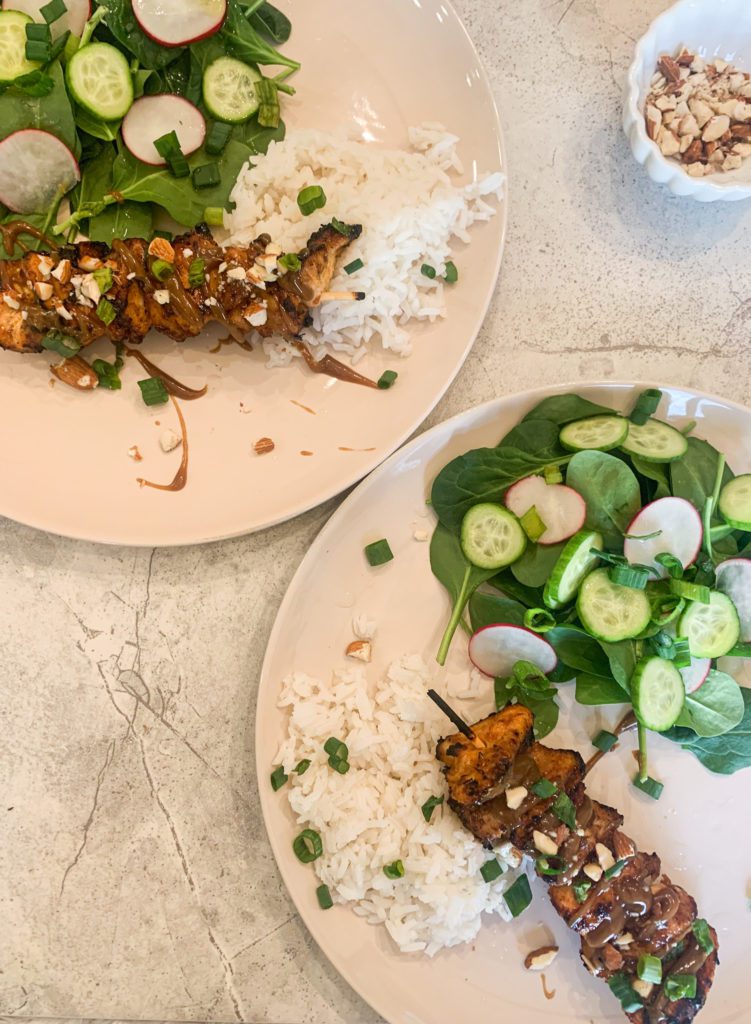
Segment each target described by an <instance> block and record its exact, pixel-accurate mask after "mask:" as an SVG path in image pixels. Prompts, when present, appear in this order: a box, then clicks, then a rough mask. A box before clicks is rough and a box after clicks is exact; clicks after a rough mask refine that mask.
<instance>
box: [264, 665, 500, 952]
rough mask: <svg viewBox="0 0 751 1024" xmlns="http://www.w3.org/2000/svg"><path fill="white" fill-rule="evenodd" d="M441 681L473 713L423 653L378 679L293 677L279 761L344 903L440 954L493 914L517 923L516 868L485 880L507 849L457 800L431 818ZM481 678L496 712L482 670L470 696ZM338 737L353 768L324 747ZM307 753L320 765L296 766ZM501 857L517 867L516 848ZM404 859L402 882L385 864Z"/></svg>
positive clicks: (409, 942)
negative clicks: (339, 763)
mask: <svg viewBox="0 0 751 1024" xmlns="http://www.w3.org/2000/svg"><path fill="white" fill-rule="evenodd" d="M430 686H433V687H434V688H437V689H438V690H439V692H443V694H444V696H447V697H450V698H451V700H452V704H453V705H454V706H456V707H457V709H458V710H459V711H460V713H461V712H462V710H465V707H464V706H463V705H462V704H461V702H458V701H457V694H456V693H455V692H454V693H447V692H446V690H445V689H443V688H441V687H440V684H438V683H437V682H436V680H434V679H432V678H431V676H430V674H429V672H428V670H427V669H426V667H425V665H424V663H423V661H422V659H421V658H420V657H419V656H417V655H410V656H405V657H403V658H401V659H400V660H399V661H398V662H395V663H394V664H392V665H391V667H390V668H389V670H388V672H387V673H386V675H385V677H383V678H380V679H375V680H372V681H369V680H368V678H367V672H366V669H365V668H364V667H361V666H354V667H351V668H350V667H347V668H344V669H341V670H339V671H338V672H336V673H335V675H334V678H333V680H332V681H331V682H330V683H328V684H325V683H322V682H320V681H319V680H317V679H312V678H310V677H309V676H306V675H304V674H302V673H299V672H298V673H295V674H293V675H292V676H290V677H288V678H287V679H286V680H285V681H284V686H283V690H282V695H281V698H280V701H279V704H280V706H281V707H283V708H288V709H289V715H290V718H289V738H288V739H287V740H286V741H285V742H284V743H283V745H282V747H281V749H280V751H279V754H278V758H277V763H279V764H283V765H284V768H285V771H286V772H287V773H288V775H289V777H290V780H289V783H288V784H287V785H286V786H285V788H284V792H285V793H286V794H287V796H288V798H289V802H290V805H291V807H292V810H293V811H294V813H295V815H296V817H297V820H298V822H299V824H300V826H301V827H310V828H313V829H315V831H317V832H319V833H320V835H321V837H322V840H323V851H324V852H323V856H322V857H320V858H319V859H318V860H317V861H315V862H314V865H313V866H314V868H315V870H316V872H317V874H318V876H319V878H320V880H321V881H322V882H325V883H326V885H328V886H329V889H330V891H331V894H332V897H333V898H334V901H335V902H337V903H349V904H351V906H352V909H353V910H354V911H355V913H356V914H359V915H361V916H363V917H366V918H367V919H368V921H370V922H371V923H373V924H377V923H383V924H385V926H386V928H387V929H388V932H389V934H390V935H391V937H392V939H393V940H394V942H395V943H396V944H397V946H398V947H399V948H400V949H401V950H402V952H405V953H417V952H424V953H427V954H428V955H429V956H432V955H433V954H434V953H436V952H437V951H438V950H439V949H441V948H443V947H446V946H454V945H456V944H458V943H461V942H469V941H471V940H472V939H473V938H474V937H475V936H476V935H477V932H478V931H479V929H480V924H481V916H482V914H483V913H490V914H499V915H500V916H501V917H502V918H504V920H509V919H510V914H509V912H508V908H507V907H506V904H505V902H504V900H503V893H504V892H505V890H506V889H507V888H508V886H509V884H510V883H511V881H513V878H514V875H513V873H512V872H511V871H507V872H506V873H505V874H503V875H502V876H501V877H500V878H498V879H497V880H496V881H494V882H491V883H487V882H485V881H484V880H483V878H482V876H481V874H480V869H481V867H482V865H483V864H484V863H485V861H486V860H490V859H492V858H493V857H494V856H496V854H490V853H488V852H487V851H485V850H483V848H482V847H481V846H480V844H479V843H478V842H477V840H476V839H474V837H473V836H472V835H470V833H469V832H467V831H466V830H465V829H464V828H463V826H462V825H461V824H460V823H459V820H458V818H457V817H456V816H455V815H454V813H453V812H452V811H451V810H450V809H449V808H448V807H447V806H445V805H444V806H439V807H437V808H436V809H435V811H434V812H433V815H432V818H431V820H430V823H427V822H426V821H425V818H424V816H423V814H422V810H421V808H422V805H423V804H424V803H425V801H426V800H428V798H429V797H431V796H441V795H443V794H444V793H445V788H446V787H445V780H444V778H443V775H442V773H441V771H440V766H439V763H438V761H437V760H436V757H435V745H436V741H437V740H438V739H439V738H440V737H441V736H443V735H445V734H446V732H447V723H446V719H445V718H444V716H443V715H442V714H441V712H440V711H439V710H438V709H437V708H436V707H435V705H434V704H433V703H432V701H430V700H429V699H428V697H427V696H426V690H427V689H428V688H429V687H430ZM480 686H483V690H484V693H483V701H484V704H485V706H484V709H483V713H486V714H487V713H488V712H489V711H490V710H491V709H490V707H489V704H490V701H489V699H488V696H487V680H484V684H482V683H480V682H479V677H478V679H477V683H476V686H475V688H474V689H473V688H472V687H470V689H469V690H468V691H467V692H466V693H465V696H466V697H475V698H476V697H477V695H478V693H479V687H480ZM473 704H474V707H473V708H472V712H473V713H474V712H475V709H476V705H477V701H476V700H475V701H474V702H473ZM332 736H333V737H336V738H337V739H340V740H343V741H344V742H345V743H346V744H347V746H348V748H349V763H350V766H351V767H350V770H349V772H348V773H347V774H346V775H340V774H339V773H338V772H336V771H334V770H333V769H332V768H331V767H330V766H329V764H328V757H327V754H326V753H325V752H324V750H323V745H324V743H325V742H326V740H327V739H329V737H332ZM305 758H307V759H310V761H311V765H310V768H308V770H307V771H306V772H305V773H304V774H303V775H296V774H294V768H295V766H296V765H297V764H298V763H299V762H300V761H301V760H303V759H305ZM497 855H498V856H499V859H501V860H502V861H503V860H504V859H506V858H507V865H508V864H511V863H514V857H513V852H512V851H511V849H510V848H507V849H505V850H504V849H502V850H501V851H497ZM396 860H401V861H402V863H403V864H404V869H405V874H404V877H403V878H400V879H397V880H393V881H392V880H390V879H388V878H387V877H386V876H385V874H384V873H383V868H384V865H387V864H391V863H393V862H394V861H396Z"/></svg>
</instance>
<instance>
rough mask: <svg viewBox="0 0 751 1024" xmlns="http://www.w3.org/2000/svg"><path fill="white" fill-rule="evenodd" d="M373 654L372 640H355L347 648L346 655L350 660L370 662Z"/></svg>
mask: <svg viewBox="0 0 751 1024" xmlns="http://www.w3.org/2000/svg"><path fill="white" fill-rule="evenodd" d="M372 653H373V646H372V644H371V643H370V640H353V641H352V643H351V644H349V645H348V646H347V650H346V651H345V654H346V655H347V657H348V658H354V659H355V660H356V661H365V662H369V661H370V658H371V655H372Z"/></svg>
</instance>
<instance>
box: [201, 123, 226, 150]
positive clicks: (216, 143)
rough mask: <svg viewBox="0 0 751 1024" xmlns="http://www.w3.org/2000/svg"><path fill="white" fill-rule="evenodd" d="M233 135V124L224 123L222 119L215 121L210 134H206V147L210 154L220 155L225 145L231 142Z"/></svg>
mask: <svg viewBox="0 0 751 1024" xmlns="http://www.w3.org/2000/svg"><path fill="white" fill-rule="evenodd" d="M231 135H232V125H231V124H224V122H222V121H214V123H213V124H212V126H211V128H210V129H209V133H208V135H207V136H206V142H205V143H204V149H205V150H206V152H207V153H208V154H209V156H219V154H220V153H223V152H224V149H225V146H226V145H227V143H228V142H229V140H230V136H231Z"/></svg>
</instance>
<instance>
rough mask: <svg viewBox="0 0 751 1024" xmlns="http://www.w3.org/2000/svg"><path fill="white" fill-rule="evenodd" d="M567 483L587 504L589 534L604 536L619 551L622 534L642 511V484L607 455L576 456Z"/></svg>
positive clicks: (629, 471) (603, 453)
mask: <svg viewBox="0 0 751 1024" xmlns="http://www.w3.org/2000/svg"><path fill="white" fill-rule="evenodd" d="M566 483H567V485H568V486H569V487H573V488H574V490H575V491H578V492H579V494H581V496H582V497H583V498H584V500H585V502H586V503H587V526H588V527H589V528H590V530H597V531H598V533H601V534H602V535H603V537H604V539H605V546H606V547H609V548H616V549H618V550H620V549H621V548H622V546H623V534H624V533H625V532H626V531H627V529H628V526H629V523H630V522H631V520H632V519H633V518H634V516H635V515H636V513H637V512H638V511H639V509H640V508H641V491H640V488H639V481H638V480H637V479H636V477H635V476H634V474H633V473H632V471H631V470H630V469H629V468H628V466H627V465H626V463H625V462H622V461H621V460H620V459H617V458H615V456H613V455H608V454H607V453H606V452H596V451H586V452H577V453H576V455H574V457H573V458H572V459H571V462H570V463H569V467H568V471H567V473H566Z"/></svg>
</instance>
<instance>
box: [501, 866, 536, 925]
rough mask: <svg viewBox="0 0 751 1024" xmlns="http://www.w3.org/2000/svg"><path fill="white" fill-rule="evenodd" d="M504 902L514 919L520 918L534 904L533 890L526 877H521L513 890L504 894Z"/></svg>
mask: <svg viewBox="0 0 751 1024" xmlns="http://www.w3.org/2000/svg"><path fill="white" fill-rule="evenodd" d="M503 900H504V903H505V904H506V906H507V907H508V908H509V911H510V912H511V916H512V917H518V916H519V914H521V913H523V911H525V910H526V909H527V907H528V906H529V905H530V903H531V902H532V890H531V889H530V887H529V879H528V878H527V876H526V875H519V877H518V878H517V880H516V881H515V882H514V884H513V885H512V886H511V888H510V889H508V890H507V891H506V892H505V893H504V894H503Z"/></svg>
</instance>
